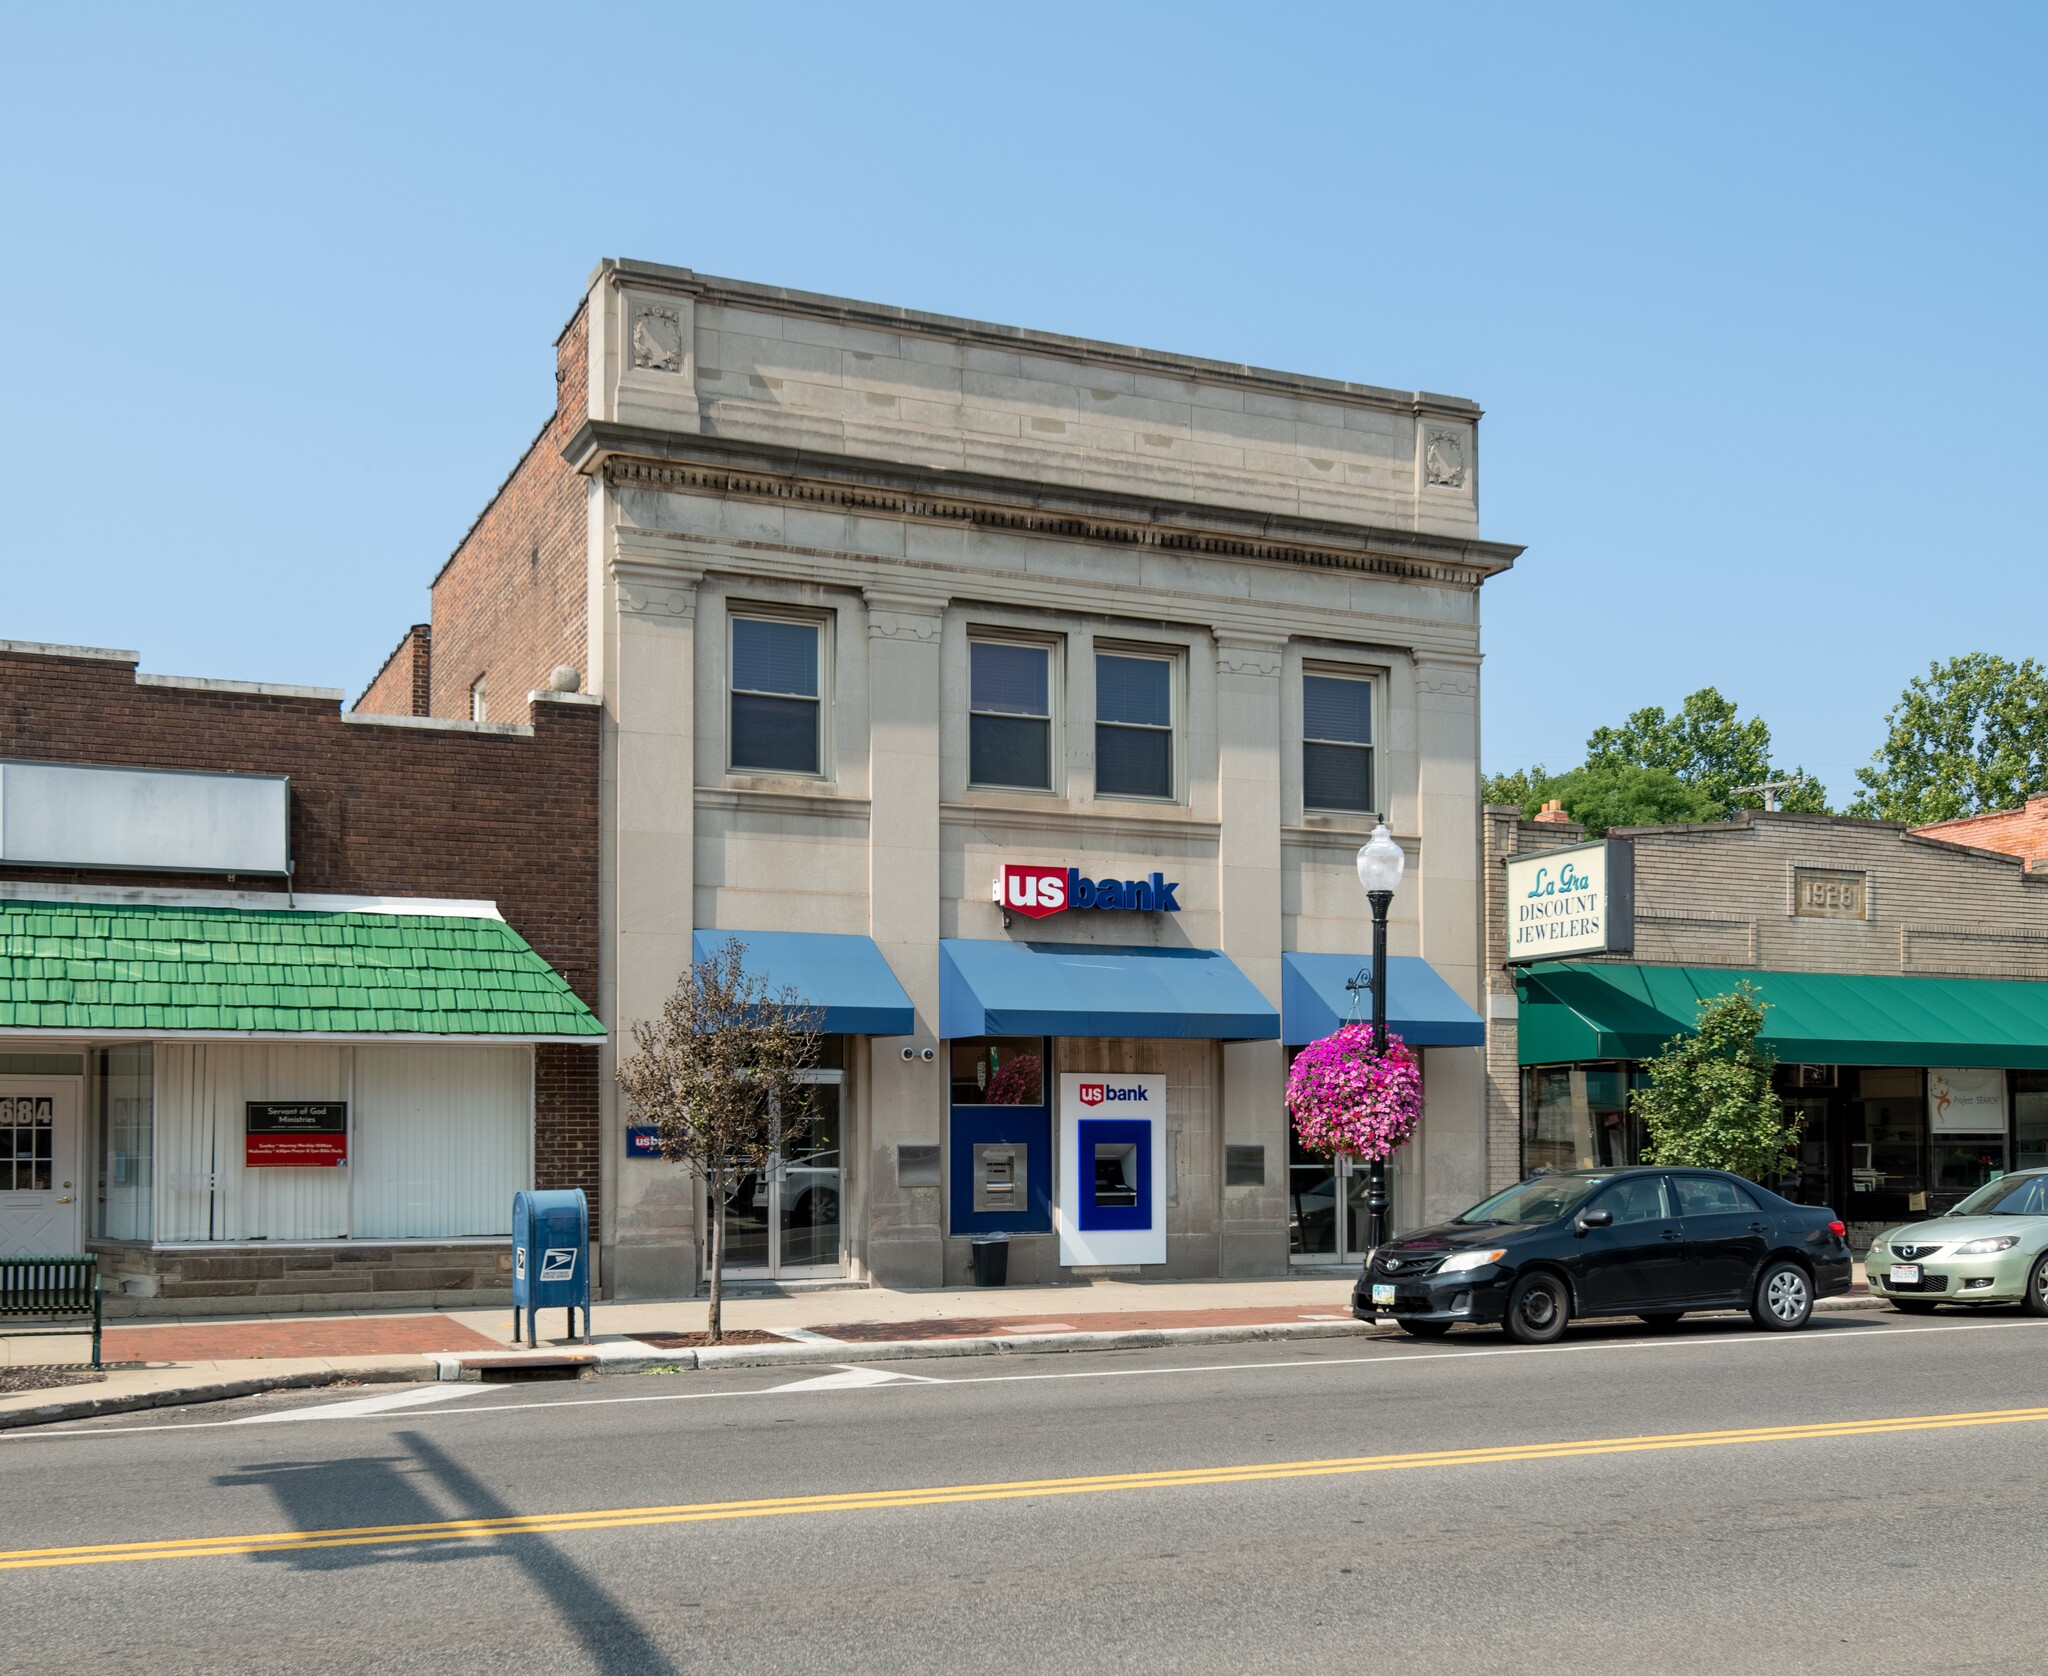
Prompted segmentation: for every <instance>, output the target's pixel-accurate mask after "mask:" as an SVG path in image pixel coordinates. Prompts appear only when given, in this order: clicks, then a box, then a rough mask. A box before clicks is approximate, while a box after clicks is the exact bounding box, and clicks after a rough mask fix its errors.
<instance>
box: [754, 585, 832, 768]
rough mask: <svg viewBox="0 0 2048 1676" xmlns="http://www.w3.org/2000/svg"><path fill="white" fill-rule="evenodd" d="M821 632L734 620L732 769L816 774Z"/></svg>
mask: <svg viewBox="0 0 2048 1676" xmlns="http://www.w3.org/2000/svg"><path fill="white" fill-rule="evenodd" d="M820 637H821V636H820V630H819V626H818V625H817V624H816V623H799V622H790V621H786V620H781V619H778V618H774V617H735V618H733V620H732V748H731V761H732V766H733V767H734V768H739V769H753V770H756V771H758V772H762V773H768V774H816V773H819V772H820V766H819V754H820V753H819V735H820V732H821V729H820V726H819V722H820V716H819V712H820V710H821V708H822V705H821V701H820V697H819V694H820V692H821V690H822V684H821V682H820V680H819V673H818V670H819V651H820Z"/></svg>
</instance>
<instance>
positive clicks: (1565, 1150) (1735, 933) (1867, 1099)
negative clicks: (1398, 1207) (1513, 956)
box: [1485, 806, 2048, 1228]
mask: <svg viewBox="0 0 2048 1676" xmlns="http://www.w3.org/2000/svg"><path fill="white" fill-rule="evenodd" d="M1959 829H1961V830H1981V829H1976V828H1971V827H1970V826H1969V823H1961V822H1951V823H1945V824H1944V825H1943V826H1941V827H1937V828H1932V829H1929V830H1928V831H1927V832H1913V831H1909V830H1907V829H1906V828H1905V827H1904V826H1902V825H1900V824H1898V823H1896V822H1888V821H1873V820H1861V819H1854V818H1850V817H1847V816H1830V815H1811V814H1793V813H1782V812H1779V813H1765V812H1763V811H1760V810H1738V811H1736V813H1735V815H1734V816H1733V818H1731V819H1730V820H1728V821H1725V822H1716V823H1712V824H1707V825H1697V826H1673V827H1647V828H1637V829H1626V828H1617V829H1615V831H1613V832H1612V833H1610V834H1609V835H1608V836H1609V837H1610V838H1612V839H1616V840H1620V841H1622V842H1625V843H1626V844H1627V845H1628V847H1629V849H1630V850H1631V851H1632V854H1633V871H1634V902H1635V911H1634V936H1633V942H1634V947H1633V950H1632V952H1628V953H1616V954H1596V955H1588V956H1584V957H1580V958H1578V959H1574V960H1571V961H1551V962H1543V963H1537V964H1534V965H1518V966H1510V965H1508V964H1506V956H1507V948H1508V939H1507V928H1508V914H1509V911H1510V908H1511V904H1510V902H1509V900H1508V889H1507V863H1508V862H1509V861H1510V860H1512V859H1513V858H1515V857H1517V856H1523V857H1526V856H1529V855H1532V854H1535V853H1538V852H1548V851H1558V850H1562V849H1565V848H1567V847H1569V846H1571V845H1573V844H1575V843H1577V842H1580V841H1582V840H1583V838H1584V834H1583V831H1582V829H1581V828H1579V827H1577V826H1574V825H1571V824H1569V823H1565V824H1558V823H1555V822H1535V821H1528V820H1524V819H1523V818H1522V817H1521V815H1520V812H1519V811H1517V810H1515V809H1512V808H1503V807H1493V806H1489V807H1488V809H1487V810H1486V824H1485V831H1486V863H1487V865H1486V890H1487V904H1486V907H1487V914H1486V923H1487V941H1488V947H1489V950H1490V951H1491V954H1490V959H1489V963H1488V970H1487V976H1486V988H1487V1010H1488V1014H1489V1029H1488V1043H1487V1079H1488V1085H1489V1086H1488V1134H1489V1156H1490V1175H1491V1180H1492V1182H1493V1184H1494V1185H1495V1186H1503V1185H1506V1184H1507V1183H1509V1182H1512V1181H1513V1180H1514V1179H1515V1178H1516V1176H1517V1174H1518V1173H1519V1172H1520V1171H1521V1170H1522V1169H1524V1168H1525V1167H1529V1166H1533V1165H1535V1164H1537V1163H1555V1162H1572V1163H1579V1164H1595V1163H1613V1162H1621V1161H1632V1156H1633V1149H1634V1148H1635V1146H1636V1145H1637V1144H1639V1140H1640V1137H1639V1134H1638V1133H1637V1130H1636V1127H1635V1124H1634V1121H1633V1119H1632V1118H1631V1116H1630V1114H1629V1111H1628V1104H1627V1097H1628V1092H1629V1090H1630V1088H1631V1087H1632V1086H1634V1085H1635V1083H1636V1082H1637V1080H1638V1079H1639V1076H1640V1072H1639V1070H1638V1069H1637V1067H1638V1066H1639V1064H1640V1062H1641V1060H1642V1059H1643V1058H1646V1057H1649V1056H1650V1055H1651V1054H1653V1053H1654V1052H1656V1051H1657V1049H1658V1048H1659V1047H1661V1045H1662V1042H1663V1040H1668V1039H1669V1037H1670V1036H1671V1035H1675V1034H1677V1033H1678V1032H1679V1031H1681V1030H1683V1029H1685V1028H1687V1027H1688V1026H1689V1025H1690V1023H1691V1007H1692V1000H1693V997H1695V996H1706V995H1711V994H1716V993H1721V992H1723V991H1725V990H1726V989H1729V988H1732V987H1733V986H1734V985H1735V984H1736V983H1738V982H1741V981H1744V980H1748V981H1751V982H1754V983H1755V984H1756V985H1757V986H1758V987H1759V989H1760V991H1761V993H1762V994H1763V996H1764V998H1765V1000H1766V1002H1767V1004H1768V1005H1767V1010H1766V1024H1765V1042H1766V1045H1767V1046H1772V1047H1773V1049H1774V1051H1776V1052H1777V1054H1778V1057H1779V1058H1780V1060H1781V1062H1783V1063H1782V1064H1781V1072H1780V1087H1781V1092H1782V1093H1784V1094H1785V1095H1786V1097H1787V1098H1788V1099H1790V1100H1793V1101H1795V1102H1801V1103H1803V1106H1804V1107H1805V1108H1810V1113H1811V1118H1812V1121H1811V1122H1810V1123H1809V1125H1808V1131H1807V1136H1806V1139H1805V1141H1804V1142H1803V1143H1802V1164H1801V1169H1800V1171H1799V1172H1798V1173H1797V1179H1792V1180H1788V1181H1787V1182H1786V1183H1782V1184H1780V1185H1781V1190H1787V1191H1791V1192H1793V1193H1794V1194H1795V1195H1798V1196H1804V1197H1808V1198H1815V1197H1817V1196H1820V1195H1826V1196H1827V1197H1828V1202H1831V1203H1834V1204H1835V1205H1836V1208H1837V1209H1838V1210H1839V1211H1841V1212H1842V1213H1843V1214H1844V1215H1845V1216H1846V1217H1847V1218H1848V1219H1849V1221H1850V1222H1851V1224H1852V1228H1854V1227H1857V1226H1859V1225H1860V1226H1863V1227H1865V1228H1868V1227H1871V1226H1875V1225H1878V1224H1881V1223H1883V1222H1884V1221H1886V1220H1888V1219H1896V1220H1903V1219H1904V1217H1905V1216H1907V1215H1910V1214H1914V1213H1916V1212H1919V1211H1922V1210H1924V1209H1926V1208H1929V1207H1930V1206H1931V1207H1932V1208H1936V1209H1938V1208H1941V1204H1942V1202H1944V1201H1951V1200H1952V1199H1953V1198H1954V1197H1956V1196H1959V1194H1960V1193H1961V1192H1962V1191H1963V1190H1965V1189H1966V1188H1967V1187H1971V1186H1975V1185H1977V1179H1976V1178H1977V1177H1978V1176H1979V1175H1981V1173H1982V1172H1984V1171H1990V1170H1996V1169H2009V1168H2015V1167H2018V1166H2019V1165H2021V1164H2027V1163H2039V1162H2043V1161H2048V1077H2044V1069H2043V1067H2044V1066H2048V1060H2044V1059H2042V1058H2041V1051H2042V1050H2041V1046H2040V1045H2039V1041H2040V1040H2048V1039H2037V1038H2036V1036H2035V1035H2034V1034H2033V1033H2032V1031H2031V1029H2030V1027H2029V1026H2027V1025H2025V1024H2024V1023H2022V1022H2020V1021H2022V1020H2025V1019H2027V1018H2030V1017H2031V1016H2032V1015H2033V1012H2034V1010H2035V1009H2037V1008H2042V1007H2044V1006H2048V984H2044V982H2043V980H2048V875H2043V874H2041V873H2039V872H2037V871H2034V870H2032V869H2030V868H2029V867H2028V866H2027V865H2026V863H2025V862H2024V861H2023V860H2022V859H2021V858H2020V857H2019V856H2017V855H2011V854H2004V853H2000V852H1999V851H1998V850H1995V849H1992V848H1982V847H1973V846H1971V845H1969V844H1964V843H1959V842H1956V841H1954V837H1953V836H1952V835H1954V834H1956V833H1957V832H1958V830H1959ZM2037 986H2040V987H2037ZM1673 997H1676V998H1677V999H1676V1001H1674V1000H1673ZM2044 1016H2048V1014H2044ZM1536 1018H1540V1019H1541V1021H1542V1025H1541V1028H1540V1030H1539V1029H1534V1028H1532V1025H1531V1021H1532V1019H1536ZM1560 1019H1562V1020H1564V1022H1565V1024H1566V1025H1567V1026H1569V1028H1560V1027H1559V1023H1558V1021H1559V1020H1560ZM1823 1037H1826V1038H1827V1039H1828V1040H1829V1041H1830V1042H1831V1043H1832V1045H1831V1046H1829V1047H1828V1048H1827V1049H1826V1050H1825V1051H1826V1054H1827V1059H1828V1062H1827V1063H1808V1062H1807V1061H1809V1060H1813V1059H1816V1058H1817V1057H1818V1056H1819V1055H1820V1054H1821V1052H1822V1051H1823V1050H1822V1049H1821V1048H1820V1047H1819V1046H1817V1045H1813V1044H1816V1043H1818V1042H1819V1041H1820V1040H1821V1039H1822V1038H1823ZM1575 1039H1583V1040H1586V1041H1598V1042H1602V1043H1605V1044H1608V1047H1607V1049H1606V1050H1604V1051H1605V1057H1604V1058H1602V1059H1601V1060H1600V1061H1599V1062H1598V1064H1597V1065H1596V1064H1595V1063H1594V1062H1593V1061H1592V1060H1590V1059H1587V1060H1572V1061H1564V1062H1552V1061H1550V1059H1549V1050H1548V1049H1546V1048H1545V1047H1543V1046H1540V1045H1537V1044H1538V1042H1539V1041H1540V1042H1545V1043H1556V1042H1559V1041H1568V1040H1575ZM1955 1072H1970V1073H1978V1072H1982V1073H1987V1074H1993V1075H1994V1076H1996V1077H2003V1078H2004V1079H2005V1086H2004V1087H2003V1099H2004V1106H2005V1116H2004V1117H2003V1118H2001V1119H2000V1120H1999V1127H1998V1130H1997V1132H1996V1134H1995V1135H1994V1134H1993V1133H1992V1132H1991V1131H1990V1130H1988V1129H1987V1130H1984V1131H1981V1132H1980V1131H1969V1130H1959V1131H1956V1132H1954V1134H1953V1135H1945V1134H1944V1132H1943V1129H1942V1128H1941V1126H1940V1121H1939V1119H1934V1118H1930V1117H1929V1115H1928V1107H1929V1103H1930V1101H1933V1100H1936V1093H1935V1092H1932V1090H1933V1086H1934V1085H1933V1081H1932V1079H1934V1078H1937V1077H1940V1076H1943V1075H1947V1074H1950V1073H1955ZM1560 1100H1562V1101H1566V1102H1568V1103H1569V1106H1568V1109H1567V1108H1566V1107H1563V1106H1559V1105H1558V1101H1560ZM1539 1133H1540V1134H1541V1137H1542V1144H1541V1145H1540V1147H1538V1146H1534V1143H1535V1142H1536V1140H1537V1139H1538V1137H1539ZM1532 1147H1533V1150H1532ZM1887 1153H1889V1155H1890V1156H1891V1157H1892V1159H1893V1162H1894V1166H1895V1167H1893V1168H1890V1169H1886V1168H1884V1167H1883V1161H1884V1158H1885V1156H1886V1155H1887ZM1539 1154H1540V1155H1539ZM1965 1154H1969V1155H1970V1156H1968V1157H1965V1156H1964V1155H1965ZM1965 1178H1969V1179H1965ZM1894 1200H1896V1201H1898V1202H1896V1203H1894V1202H1893V1201H1894ZM1915 1201H1918V1202H1915Z"/></svg>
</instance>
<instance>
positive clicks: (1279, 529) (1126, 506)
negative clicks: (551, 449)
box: [562, 420, 1523, 588]
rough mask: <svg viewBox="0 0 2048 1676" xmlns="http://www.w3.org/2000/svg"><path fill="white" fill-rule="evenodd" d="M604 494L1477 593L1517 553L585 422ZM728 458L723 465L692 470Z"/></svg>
mask: <svg viewBox="0 0 2048 1676" xmlns="http://www.w3.org/2000/svg"><path fill="white" fill-rule="evenodd" d="M562 452H563V455H564V456H565V457H566V458H567V459H568V460H569V461H570V463H571V464H573V465H574V466H575V467H576V468H577V469H578V470H579V471H583V472H586V473H596V472H602V473H603V475H604V479H605V481H606V482H607V483H608V484H609V485H611V486H612V487H613V488H616V489H621V490H626V489H651V490H656V491H670V492H678V491H679V492H681V493H685V494H709V495H721V496H728V497H733V498H739V499H747V500H761V501H783V502H789V503H794V504H797V505H803V506H817V507H830V508H833V509H836V510H843V511H847V512H854V513H863V512H865V513H872V514H878V515H880V516H883V517H897V518H915V519H920V520H924V521H928V522H932V523H945V524H967V525H970V526H972V527H974V528H977V529H989V530H1000V531H1004V532H1006V533H1012V534H1022V535H1041V536H1050V537H1055V538H1060V539H1065V540H1082V541H1100V542H1105V543H1109V544H1112V545H1115V546H1119V547H1141V548H1144V547H1149V548H1153V549H1156V550H1158V551H1160V552H1166V553H1188V554H1196V555H1200V556H1202V557H1205V558H1222V559H1238V560H1251V561H1253V562H1256V563H1265V564H1282V565H1291V566H1301V565H1306V566H1311V567H1314V568H1316V569H1324V570H1349V571H1358V572H1363V573H1365V574H1367V575H1376V576H1390V577H1395V578H1399V579H1400V580H1403V581H1411V582H1430V583H1435V584H1438V585H1440V586H1450V587H1466V588H1472V587H1477V586H1478V585H1479V584H1480V583H1482V582H1484V581H1485V580H1486V579H1487V578H1488V577H1490V576H1494V575H1498V574H1499V573H1500V572H1501V571H1504V570H1506V569H1508V568H1509V567H1510V566H1511V565H1512V564H1513V563H1514V561H1515V560H1516V559H1517V558H1518V557H1519V556H1520V555H1521V553H1522V551H1523V549H1522V548H1521V547H1519V546H1514V545H1510V544H1507V543H1503V542H1497V541H1480V540H1478V539H1476V538H1475V539H1465V538H1462V537H1458V536H1439V535H1430V534H1427V533H1425V532H1422V531H1417V530H1397V529H1391V528H1387V527H1383V526H1378V525H1363V524H1345V523H1338V522H1335V521H1333V520H1322V519H1315V518H1306V517H1293V516H1288V515H1283V514H1278V513H1272V514H1259V513H1243V512H1237V511H1233V510H1231V509H1228V508H1219V507H1211V506H1202V505H1196V504H1193V503H1189V502H1175V501H1170V500H1164V499H1161V498H1159V497H1153V496H1136V495H1118V494H1114V493H1111V492H1109V491H1098V490H1082V489H1072V488H1058V489H1054V488H1052V487H1050V486H1047V485H1037V484H1031V485H1027V484H1021V483H1017V482H1012V481H1008V480H1005V479H1002V478H997V477H986V476H979V475H976V474H972V473H965V472H927V471H919V470H918V469H917V468H915V467H910V466H893V465H881V464H876V463H856V462H851V461H840V460H834V459H830V458H827V457H824V456H819V455H813V454H807V453H805V452H803V451H801V450H798V449H778V448H772V447H769V446H767V445H764V444H759V443H744V444H734V443H731V442H729V441H727V440H726V439H723V438H719V437H711V436H691V435H684V434H679V433H676V432H671V431H662V430H654V429H650V428H648V427H645V426H639V425H620V424H613V423H609V422H604V421H598V420H592V421H590V422H589V423H587V424H585V425H584V426H583V427H582V429H580V430H579V431H578V432H577V433H576V435H575V436H574V437H572V438H571V439H570V441H569V442H568V444H567V445H566V446H565V447H564V448H563V450H562ZM707 454H708V455H720V454H723V455H729V456H732V458H731V459H730V460H722V459H718V458H704V457H703V456H705V455H707Z"/></svg>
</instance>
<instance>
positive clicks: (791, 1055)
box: [618, 937, 820, 1344]
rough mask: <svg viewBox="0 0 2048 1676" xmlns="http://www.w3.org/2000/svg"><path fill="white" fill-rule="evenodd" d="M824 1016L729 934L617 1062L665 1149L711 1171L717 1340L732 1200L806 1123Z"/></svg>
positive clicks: (639, 1027)
mask: <svg viewBox="0 0 2048 1676" xmlns="http://www.w3.org/2000/svg"><path fill="white" fill-rule="evenodd" d="M819 1023H820V1015H819V1014H818V1012H817V1010H816V1009H815V1008H812V1007H807V1006H805V1005H804V1004H803V1003H802V1002H801V1000H800V999H799V998H798V996H797V993H796V991H795V990H793V989H783V990H781V991H779V992H777V993H773V994H771V993H770V992H769V989H768V985H767V982H766V980H765V979H762V978H759V977H756V976H753V975H751V974H749V973H748V971H747V969H746V949H745V946H744V945H743V944H742V943H741V942H740V941H739V939H738V938H736V937H728V938H727V939H726V940H725V941H724V942H723V943H721V944H720V945H719V946H718V947H717V948H716V949H714V950H713V951H712V952H711V954H710V955H709V957H707V958H706V959H703V960H699V961H696V962H694V963H693V964H691V965H690V966H688V967H686V968H685V969H684V971H683V974H682V976H681V977H680V978H678V979H677V980H676V989H675V993H674V994H673V995H671V996H670V997H669V998H668V999H667V1000H666V1001H665V1002H663V1003H662V1008H661V1017H660V1018H658V1019H655V1020H652V1021H648V1020H641V1021H640V1022H638V1023H636V1024H635V1025H634V1026H633V1041H634V1043H635V1044H636V1045H637V1047H638V1048H639V1052H637V1053H635V1054H633V1055H632V1056H631V1057H630V1058H628V1059H626V1060H624V1061H623V1062H621V1064H620V1066H619V1069H618V1080H619V1087H620V1088H621V1089H622V1090H623V1091H624V1092H625V1095H626V1098H627V1100H629V1101H630V1102H631V1103H632V1105H633V1108H634V1110H635V1111H637V1112H638V1113H639V1114H640V1117H641V1119H642V1120H643V1121H644V1122H648V1123H652V1124H653V1125H654V1127H655V1129H656V1131H657V1132H658V1134H659V1137H660V1145H661V1155H662V1156H663V1157H664V1158H668V1159H672V1160H673V1161H675V1162H676V1163H679V1164H687V1165H690V1166H691V1167H692V1168H694V1169H695V1170H696V1171H697V1172H698V1174H700V1175H701V1176H703V1178H704V1185H705V1189H706V1197H707V1199H708V1200H709V1202H710V1207H711V1261H710V1265H709V1266H710V1269H711V1313H710V1323H709V1331H708V1333H707V1334H706V1337H707V1338H708V1339H709V1341H710V1342H711V1343H713V1344H717V1343H719V1342H720V1340H721V1339H722V1337H723V1335H724V1304H725V1211H726V1206H727V1205H728V1204H729V1203H730V1202H731V1200H732V1196H733V1194H734V1193H735V1192H736V1191H738V1189H739V1185H740V1183H741V1182H742V1181H745V1180H747V1179H748V1178H750V1177H756V1176H758V1175H759V1174H760V1173H761V1172H762V1171H763V1170H765V1169H767V1168H768V1166H769V1164H770V1162H771V1161H772V1159H773V1158H774V1155H775V1152H776V1150H777V1148H778V1147H783V1148H787V1147H788V1146H789V1145H791V1144H792V1142H793V1141H795V1140H796V1139H798V1138H799V1137H800V1136H801V1134H802V1131H803V1128H804V1126H805V1124H806V1123H807V1122H808V1121H809V1118H810V1101H811V1085H810V1084H809V1083H807V1082H805V1081H803V1080H802V1073H803V1072H804V1070H805V1069H806V1068H808V1067H809V1066H810V1065H811V1064H812V1063H814V1061H815V1060H816V1057H817V1050H818V1025H819Z"/></svg>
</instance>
